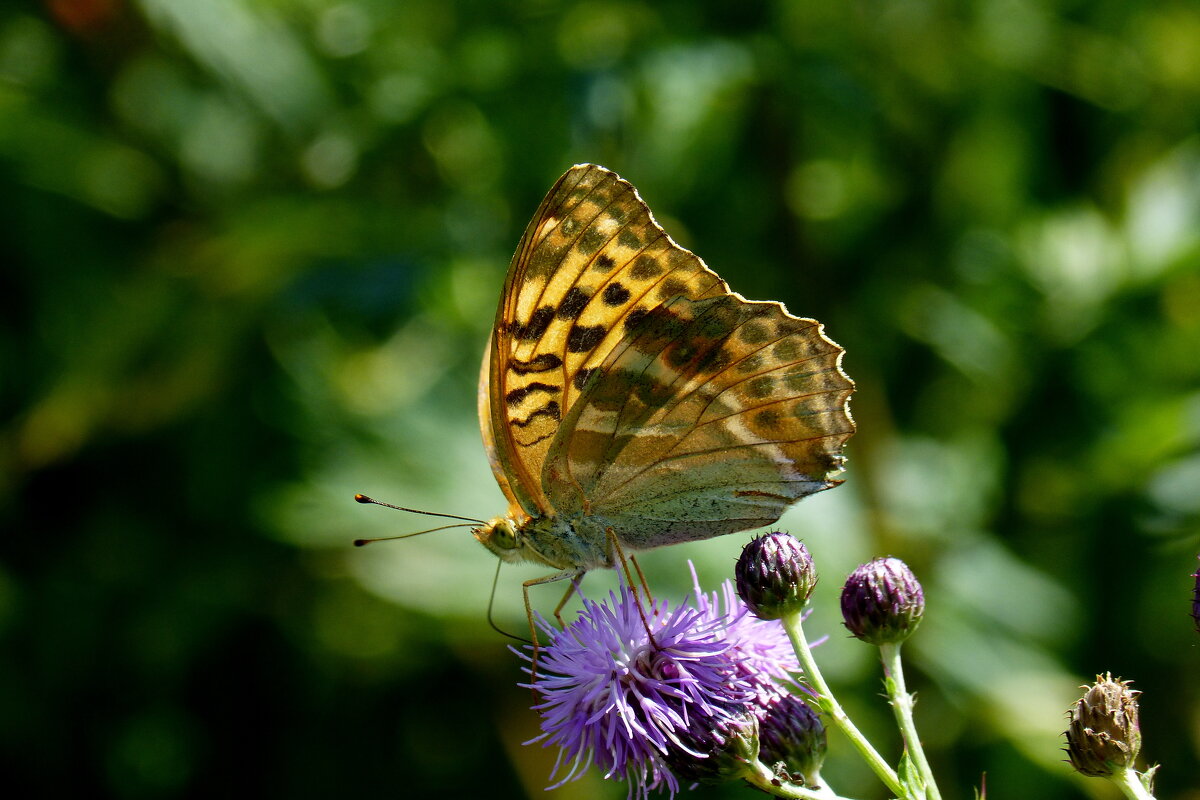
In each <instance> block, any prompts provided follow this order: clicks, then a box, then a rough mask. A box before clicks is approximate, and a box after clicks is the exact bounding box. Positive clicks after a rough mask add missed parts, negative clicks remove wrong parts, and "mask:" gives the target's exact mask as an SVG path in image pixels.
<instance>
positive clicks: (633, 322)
mask: <svg viewBox="0 0 1200 800" xmlns="http://www.w3.org/2000/svg"><path fill="white" fill-rule="evenodd" d="M649 313H650V312H649V311H647V310H646V309H644V308H635V309H634V310H633V311H630V312H629V314H628V315H627V316H626V317H625V330H627V331H631V332H632V331H635V330H637V329H638V328H639V327H640V326H641V324H642V320H644V319H645V318H646V315H647V314H649Z"/></svg>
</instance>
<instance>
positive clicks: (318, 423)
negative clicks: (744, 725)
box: [0, 0, 1200, 799]
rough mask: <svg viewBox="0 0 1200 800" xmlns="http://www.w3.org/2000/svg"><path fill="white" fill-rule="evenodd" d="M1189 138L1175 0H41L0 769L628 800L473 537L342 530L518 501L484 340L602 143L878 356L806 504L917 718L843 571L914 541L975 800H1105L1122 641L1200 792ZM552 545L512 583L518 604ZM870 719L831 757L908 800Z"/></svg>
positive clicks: (674, 574) (865, 656) (1153, 729)
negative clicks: (1101, 706)
mask: <svg viewBox="0 0 1200 800" xmlns="http://www.w3.org/2000/svg"><path fill="white" fill-rule="evenodd" d="M1198 122H1200V8H1198V7H1197V6H1196V5H1195V4H1194V3H1191V2H1182V1H1181V2H1170V1H1168V2H1159V3H1131V2H1124V1H1120V2H1117V1H1114V0H1101V1H1100V2H1080V0H1058V1H1057V2H1049V3H1041V2H1035V1H1034V0H967V1H965V2H957V3H951V2H937V1H936V0H928V1H920V0H895V1H894V2H893V1H880V2H855V3H845V2H835V1H833V0H813V1H812V2H794V3H793V2H764V3H740V2H732V0H726V1H724V2H707V3H695V2H682V1H678V0H677V1H675V2H670V1H668V2H649V1H648V0H647V1H646V2H632V1H631V2H625V1H624V0H612V1H611V2H610V1H608V0H596V1H595V2H580V3H572V2H555V0H511V1H510V2H444V0H417V1H410V0H358V1H355V2H341V1H337V0H261V1H257V2H256V1H254V0H196V2H183V0H45V1H44V2H30V1H29V0H25V1H24V2H9V3H6V4H5V5H4V7H3V10H2V11H0V187H2V195H0V196H2V198H3V201H2V202H3V207H4V215H3V223H2V224H0V237H2V238H0V254H2V255H0V258H2V259H3V262H4V267H3V269H2V270H0V306H2V308H3V313H2V314H0V326H2V328H0V329H2V331H3V334H2V336H0V403H2V412H3V414H2V427H0V519H2V520H3V539H2V543H0V786H3V787H4V788H3V793H4V794H5V795H6V796H9V797H65V796H87V797H113V798H152V797H211V796H214V795H218V796H220V795H225V794H227V793H228V792H230V791H231V790H233V789H238V788H240V789H244V790H246V791H247V792H250V793H255V794H258V795H260V796H267V797H289V798H291V797H296V798H304V797H329V796H397V795H408V796H418V797H419V796H435V795H436V796H440V797H459V796H468V795H476V796H483V795H486V796H488V797H543V796H550V797H556V798H578V797H610V798H620V797H623V796H624V793H625V787H624V785H618V784H610V783H605V782H603V781H600V780H599V779H598V777H597V776H596V775H591V776H589V778H588V779H586V780H584V781H581V782H579V783H574V784H570V785H568V786H566V787H564V788H562V789H560V790H557V791H556V792H555V793H552V794H551V795H545V794H544V793H543V792H542V787H543V786H545V785H546V783H547V780H546V777H547V773H548V772H549V769H550V766H551V761H552V759H551V755H550V754H549V753H548V752H547V751H544V750H543V749H541V748H540V747H537V746H532V747H523V746H522V744H521V742H523V741H524V740H526V739H528V738H531V737H532V736H533V735H534V734H535V732H536V719H535V718H534V716H533V715H532V714H531V713H530V711H529V710H528V705H529V700H530V696H529V692H528V691H527V690H522V689H519V688H518V687H517V686H516V684H517V682H518V681H519V680H520V679H521V677H522V676H521V673H520V671H519V667H520V662H519V661H518V660H517V659H516V658H515V657H514V656H512V655H511V653H509V652H508V650H507V647H508V640H506V639H504V638H502V637H501V636H499V635H498V634H496V633H495V632H494V631H492V630H491V629H490V628H489V627H488V625H487V621H486V608H487V604H488V597H489V584H490V581H491V576H492V574H493V570H494V566H495V560H494V559H493V558H492V556H491V555H489V554H488V553H487V552H485V551H484V550H483V549H482V548H480V547H479V545H477V544H476V543H474V542H473V541H472V540H471V538H470V537H469V535H468V534H467V533H466V532H465V531H462V530H458V531H453V532H447V533H442V534H434V535H430V536H427V537H422V538H418V539H413V540H409V541H406V542H401V543H394V544H380V545H376V546H373V547H368V548H365V549H363V550H355V549H353V548H352V547H351V546H350V542H351V540H352V539H354V538H356V537H360V536H371V535H387V534H389V533H392V534H395V533H403V532H406V531H413V530H419V529H420V528H422V527H427V526H426V525H424V521H425V520H424V519H423V518H419V517H412V516H409V515H402V514H397V513H395V512H390V511H386V510H384V509H379V508H370V507H363V506H357V505H355V504H354V503H353V502H352V500H351V498H352V496H353V494H354V493H355V492H359V491H361V492H366V493H369V494H372V495H374V496H377V497H380V498H382V499H384V500H389V501H392V502H395V503H399V504H402V505H411V506H417V507H419V508H425V509H430V510H435V511H437V510H440V511H446V512H450V513H455V514H462V515H467V516H483V517H485V518H486V517H488V516H492V515H495V514H497V513H500V512H501V511H502V510H503V503H502V500H501V495H500V492H499V491H498V490H497V489H496V487H495V485H494V481H493V480H492V478H491V475H490V472H489V469H488V467H487V463H486V460H485V458H484V454H483V450H482V447H481V445H480V444H479V433H478V424H477V422H476V419H475V411H474V404H475V381H476V377H477V374H478V372H477V370H478V363H479V358H480V356H481V354H482V351H483V346H484V342H485V340H486V339H487V335H488V331H489V329H490V326H491V322H492V317H493V314H494V309H495V303H496V300H497V297H498V293H499V290H500V286H501V283H502V280H503V275H504V271H505V269H506V267H507V264H508V260H509V257H510V255H511V253H512V250H513V248H514V247H515V245H516V242H517V239H518V238H519V236H520V233H521V230H522V228H523V226H524V223H525V222H526V220H527V219H528V218H529V216H530V215H531V214H532V212H533V210H534V209H535V208H536V206H537V203H538V202H539V201H540V199H541V197H542V195H543V194H544V192H545V191H546V190H547V189H548V188H549V187H550V185H551V184H552V183H553V181H554V180H555V179H556V178H557V177H558V176H559V175H560V174H561V173H562V172H563V171H564V170H565V169H566V168H567V167H569V166H570V165H571V164H573V163H576V162H582V161H592V162H597V163H601V164H604V165H606V166H608V167H610V168H612V169H615V170H617V171H618V172H620V173H621V174H622V175H623V176H624V177H626V178H628V179H629V180H631V181H632V182H633V183H634V184H635V185H637V186H638V187H639V189H640V190H641V193H642V195H643V197H645V198H646V199H647V201H648V202H649V203H650V205H651V206H652V207H653V208H654V209H655V210H656V212H657V214H658V217H659V219H660V221H662V222H663V224H664V225H665V226H666V227H667V229H668V231H669V232H670V233H672V234H673V235H674V236H675V238H677V239H678V240H679V241H680V242H682V243H683V244H685V245H686V246H688V247H691V248H692V249H694V250H695V251H696V252H697V253H699V254H700V255H701V256H703V257H704V258H705V259H706V260H707V261H708V263H709V264H710V265H712V266H713V267H714V268H715V269H716V270H718V271H719V272H720V273H721V274H722V276H723V277H725V278H726V279H727V280H728V281H729V282H730V283H731V284H732V286H733V287H734V288H735V289H736V290H738V291H740V292H741V293H742V294H744V295H745V296H747V297H749V298H752V299H779V300H783V301H784V302H785V303H787V305H788V307H789V308H790V310H791V311H793V312H794V313H797V314H800V315H803V316H814V317H817V318H819V319H821V320H822V321H824V322H825V323H826V325H827V330H828V332H829V334H830V336H832V337H833V338H834V339H835V340H837V341H838V342H840V343H841V344H842V345H844V346H845V347H846V349H847V355H846V359H845V367H846V370H847V371H848V372H849V374H850V375H851V376H852V377H853V378H854V379H855V380H856V381H857V382H858V392H857V394H856V395H855V398H854V401H853V409H854V413H855V416H856V418H857V420H858V423H859V433H858V434H857V436H856V437H855V438H854V439H853V440H852V441H851V443H850V446H849V450H848V454H849V457H850V464H849V470H848V472H847V475H846V477H847V482H846V484H845V485H844V486H842V487H841V488H839V489H837V490H835V491H832V492H826V493H824V494H822V495H818V496H816V497H814V498H811V499H809V500H807V501H805V502H804V503H801V504H800V506H799V507H798V508H797V509H795V511H794V512H791V513H789V514H788V515H787V516H786V517H785V518H784V520H783V521H782V522H781V527H783V528H785V529H788V530H790V531H792V532H793V533H795V534H796V535H798V536H801V537H802V538H804V539H805V540H806V541H807V542H808V544H809V546H810V548H811V549H812V551H813V553H814V555H815V557H816V558H817V561H818V565H819V568H820V569H821V570H822V574H823V576H824V579H823V581H822V583H821V585H820V587H819V588H818V594H817V600H816V602H817V610H816V612H815V613H814V615H813V617H812V621H811V623H810V629H811V631H812V633H813V635H819V634H823V633H827V634H829V635H830V637H831V638H830V641H829V643H828V644H827V645H825V646H824V647H823V648H822V650H821V651H820V652H819V657H820V659H821V660H822V662H823V663H824V664H825V665H826V666H825V668H826V670H827V675H828V676H829V677H830V678H831V680H832V681H833V682H834V683H835V685H836V688H837V689H838V690H839V691H840V692H841V695H842V696H843V699H844V700H845V702H846V704H847V705H848V706H849V707H850V709H851V712H852V713H853V714H855V715H857V716H858V717H860V718H861V722H862V725H863V727H864V728H866V729H867V730H868V731H869V732H870V733H871V734H872V735H873V736H874V737H876V738H877V739H878V741H879V744H880V746H881V748H883V749H884V750H885V751H886V752H888V753H889V754H895V753H896V752H897V744H896V739H895V736H894V732H889V730H890V728H891V726H890V724H889V720H888V712H887V709H886V707H885V705H884V703H883V701H882V700H881V698H880V696H879V694H880V683H879V676H878V670H877V666H876V664H875V663H874V661H873V654H872V652H871V651H870V650H869V649H868V648H866V647H865V646H861V645H858V643H856V642H854V641H852V640H848V639H847V638H846V636H845V635H844V632H843V631H842V629H841V627H840V622H839V617H838V614H837V612H836V600H837V595H838V591H839V588H840V586H841V581H842V579H843V577H844V575H845V574H846V573H847V572H849V570H850V569H852V568H853V567H854V565H855V564H857V563H859V562H860V561H864V560H866V559H868V558H870V557H872V556H875V555H879V554H893V555H897V556H900V557H902V558H904V559H905V560H906V561H907V562H908V563H909V564H910V565H911V566H912V567H913V568H914V569H915V571H916V572H917V574H918V575H919V576H920V577H921V579H922V580H923V582H924V583H925V586H926V591H927V595H928V600H929V611H928V614H927V617H926V620H925V622H924V624H923V626H922V628H921V630H920V632H919V634H918V635H917V637H916V638H915V639H914V640H913V641H912V642H911V643H910V645H909V647H907V648H906V653H908V655H909V663H910V667H909V668H910V670H911V675H910V677H909V680H910V686H911V687H912V688H915V689H916V690H917V691H918V693H919V699H920V703H919V706H918V723H919V725H920V726H921V729H922V732H923V734H924V736H925V737H926V739H927V742H928V745H929V747H930V749H931V753H932V758H933V761H934V766H935V769H936V771H937V772H938V773H939V774H940V775H941V778H942V781H943V789H944V790H945V791H946V794H947V795H948V796H949V797H952V798H968V797H970V796H971V794H970V787H971V786H972V785H975V784H978V782H979V780H980V776H981V774H982V773H984V772H986V773H987V786H988V790H989V796H990V797H996V798H1017V797H1020V798H1024V797H1038V798H1052V799H1053V798H1081V797H1095V798H1103V797H1114V796H1115V793H1114V792H1113V791H1111V790H1110V789H1109V787H1108V786H1107V785H1106V784H1103V783H1102V782H1100V781H1096V780H1090V781H1088V780H1083V779H1080V778H1078V777H1076V776H1074V775H1073V774H1071V772H1070V770H1069V768H1068V767H1067V766H1065V764H1064V763H1062V759H1063V757H1064V756H1063V754H1062V753H1061V752H1060V749H1059V748H1060V747H1061V746H1062V740H1061V738H1060V737H1059V732H1060V731H1061V730H1062V729H1063V728H1064V727H1065V719H1064V717H1063V712H1064V711H1065V709H1066V708H1067V705H1068V704H1069V703H1070V702H1071V701H1072V700H1073V699H1074V698H1075V697H1076V696H1077V690H1076V688H1075V687H1076V686H1077V685H1078V684H1080V683H1082V682H1084V681H1086V680H1090V679H1091V678H1092V676H1093V675H1094V674H1095V673H1096V672H1097V671H1106V670H1111V671H1112V672H1113V673H1114V674H1119V675H1120V676H1122V677H1125V678H1132V679H1134V680H1135V681H1137V684H1136V685H1137V686H1138V687H1140V688H1141V689H1143V690H1145V695H1144V696H1143V698H1142V724H1143V731H1144V738H1145V754H1146V757H1147V758H1148V759H1149V760H1150V761H1162V762H1163V764H1164V767H1163V769H1162V772H1161V776H1160V778H1159V786H1160V788H1161V792H1160V795H1159V796H1160V797H1175V798H1197V797H1200V790H1198V789H1197V774H1198V773H1200V767H1198V762H1200V758H1198V753H1200V679H1198V676H1200V636H1198V635H1197V633H1196V632H1195V631H1194V630H1193V629H1192V622H1191V620H1190V619H1189V617H1188V616H1187V611H1188V608H1189V605H1188V601H1189V592H1190V587H1191V579H1190V578H1189V577H1188V576H1189V574H1190V573H1191V572H1193V571H1194V570H1195V567H1196V566H1197V561H1196V558H1195V553H1196V552H1197V551H1200V266H1198V265H1200V236H1198V231H1200V135H1198V134H1197V130H1198V128H1197V126H1198ZM747 536H748V535H747ZM746 538H747V537H746V536H742V535H738V536H732V537H724V538H722V539H719V540H714V541H709V542H705V543H700V544H696V545H686V546H680V547H677V548H671V549H668V550H665V551H658V552H656V553H654V554H651V555H648V556H647V558H646V559H645V561H644V563H645V564H646V566H647V569H648V572H649V574H650V579H651V582H652V585H653V586H654V588H655V590H656V592H657V593H659V594H660V595H661V596H664V597H668V598H671V599H679V598H680V597H681V596H682V594H683V592H684V591H685V588H686V586H687V584H688V577H687V564H686V561H687V559H691V560H693V561H694V562H695V564H696V567H697V570H698V571H699V573H700V575H701V579H702V581H703V582H704V583H705V585H706V586H707V587H708V588H715V587H716V585H717V583H718V582H719V581H720V580H722V579H723V578H724V577H726V576H727V575H729V574H730V572H731V566H732V562H733V559H734V558H735V557H736V555H737V553H738V551H739V549H740V545H741V543H742V542H744V541H745V539H746ZM538 574H540V571H539V570H537V569H536V568H532V567H531V568H529V569H524V570H523V569H519V568H507V569H506V570H505V571H504V572H503V573H502V574H501V578H500V586H499V589H498V592H497V595H496V602H497V617H498V620H499V621H500V623H501V625H502V626H503V627H505V628H506V629H507V630H510V631H517V632H520V631H521V630H523V627H524V624H525V623H524V616H523V614H522V612H521V610H520V591H519V583H520V582H521V581H522V580H525V579H527V578H529V577H534V576H536V575H538ZM611 585H612V576H611V575H594V576H590V577H589V578H588V581H587V582H586V584H585V588H587V589H588V590H589V591H590V592H591V593H592V594H593V595H596V594H599V593H600V592H602V591H603V590H604V589H605V588H606V587H608V586H611ZM558 596H559V591H558V589H556V588H553V587H551V588H547V589H545V590H544V591H543V592H541V593H538V594H535V602H536V603H537V604H538V606H539V608H541V609H542V610H543V612H548V611H549V610H550V609H551V608H552V607H553V604H554V603H555V602H556V601H557V599H558ZM831 738H832V741H833V744H832V747H833V753H832V755H831V762H830V765H829V767H828V768H827V770H826V773H827V777H828V778H830V780H831V781H832V782H833V783H834V786H835V787H836V788H837V789H838V790H839V791H840V792H841V793H843V794H846V795H855V796H860V797H866V798H881V797H884V796H885V795H884V794H883V789H882V787H880V786H878V785H877V784H876V783H875V782H874V781H873V780H872V779H870V778H869V777H867V775H866V774H865V772H864V770H862V769H860V768H859V766H858V764H857V762H856V760H855V759H854V757H853V756H852V755H851V754H850V753H849V752H848V747H847V745H846V743H845V742H844V740H841V739H839V738H838V737H837V736H833V737H831ZM749 792H750V790H748V789H745V788H742V787H736V786H735V787H727V788H722V789H714V790H707V789H706V790H702V791H700V792H697V793H696V795H695V796H697V797H746V796H749V794H748V793H749Z"/></svg>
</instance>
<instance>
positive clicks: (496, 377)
mask: <svg viewBox="0 0 1200 800" xmlns="http://www.w3.org/2000/svg"><path fill="white" fill-rule="evenodd" d="M727 292H728V287H726V286H725V284H724V282H723V281H721V279H720V278H718V277H717V275H716V274H715V273H713V272H712V271H711V270H709V269H708V268H707V267H705V266H704V263H703V262H702V261H701V260H700V259H699V258H697V257H696V256H695V255H693V254H692V253H690V252H688V251H687V250H684V249H683V248H681V247H679V246H677V245H676V244H675V243H674V242H673V241H671V239H670V238H669V237H668V236H667V235H666V234H665V233H664V232H663V230H662V228H660V227H659V226H658V224H657V223H656V222H655V221H654V218H653V216H652V214H651V213H650V209H649V208H648V207H647V206H646V204H645V203H644V202H642V200H641V198H640V197H638V195H637V192H636V191H635V190H634V188H633V187H632V186H631V185H630V184H629V183H628V182H626V181H624V180H622V179H621V178H619V177H618V176H617V175H615V174H614V173H612V172H609V171H608V170H606V169H603V168H602V167H597V166H593V165H581V166H577V167H573V168H572V169H571V170H570V171H568V172H567V174H566V175H564V176H563V177H562V178H561V179H560V180H559V182H558V183H557V184H556V185H555V186H554V187H553V188H552V189H551V190H550V192H549V194H548V195H547V196H546V199H545V200H544V201H543V202H542V205H541V207H540V208H539V209H538V212H537V213H536V214H535V215H534V218H533V220H532V221H531V222H530V224H529V226H528V227H527V228H526V230H525V234H524V236H523V237H522V239H521V243H520V245H519V246H518V248H517V252H516V254H515V255H514V257H513V263H512V265H511V266H510V268H509V273H508V277H507V280H506V282H505V288H504V295H503V298H502V300H501V304H500V308H499V310H498V313H497V317H496V326H495V330H494V332H493V337H492V345H491V347H490V350H489V352H490V369H486V368H485V371H486V372H487V373H488V376H489V381H488V384H487V385H486V386H485V387H484V388H482V389H481V392H486V394H487V399H488V402H489V404H490V414H489V420H487V421H486V423H485V424H484V437H485V440H486V439H487V437H488V429H489V427H490V429H491V434H492V435H493V437H494V447H493V448H492V452H493V453H494V454H495V457H494V459H493V469H494V471H495V472H496V475H497V480H498V481H500V483H501V485H502V487H504V486H505V484H507V485H508V486H509V489H508V490H507V491H506V494H509V496H510V499H512V498H515V499H516V500H517V502H518V503H519V505H520V506H521V507H522V508H523V509H524V510H525V511H526V512H527V513H528V514H530V515H534V516H536V515H538V514H548V513H551V512H553V511H556V510H557V511H562V510H563V509H562V508H560V507H558V506H556V504H555V503H554V501H553V500H552V499H551V498H550V497H548V495H547V493H546V490H545V489H544V482H545V481H544V465H545V462H546V459H547V455H548V454H549V452H550V450H551V447H552V445H553V443H554V441H555V437H556V436H557V435H558V434H559V431H560V428H561V426H562V421H563V419H564V418H565V417H566V416H567V414H568V413H569V411H570V409H571V408H572V407H573V406H574V405H575V403H576V401H577V399H578V398H579V397H580V392H581V391H582V390H583V388H584V387H585V386H586V385H587V383H588V380H589V378H590V376H591V375H592V373H593V371H595V370H596V369H597V368H598V367H599V366H600V364H601V363H602V362H603V361H604V360H605V359H606V357H608V355H609V354H610V353H611V352H612V351H613V350H614V348H616V347H618V346H619V345H620V343H621V342H622V341H623V340H624V339H625V338H626V337H627V335H628V334H629V332H630V331H631V329H634V328H636V326H637V325H638V323H639V322H640V321H641V320H642V319H644V318H645V317H646V315H647V314H649V313H650V312H651V311H653V310H654V309H656V308H658V307H659V306H661V305H662V304H663V303H664V302H666V301H669V300H671V299H673V298H676V297H685V298H691V299H700V298H703V297H709V296H722V295H725V294H727ZM482 400H483V398H482V397H481V402H482Z"/></svg>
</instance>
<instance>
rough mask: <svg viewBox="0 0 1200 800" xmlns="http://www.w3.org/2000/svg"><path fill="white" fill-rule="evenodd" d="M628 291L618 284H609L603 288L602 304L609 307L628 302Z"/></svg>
mask: <svg viewBox="0 0 1200 800" xmlns="http://www.w3.org/2000/svg"><path fill="white" fill-rule="evenodd" d="M629 297H630V294H629V290H628V289H626V288H625V287H624V286H622V285H621V284H619V283H610V284H609V285H608V286H606V287H604V294H603V298H604V303H605V304H606V305H610V306H619V305H622V304H623V303H626V302H628V301H629Z"/></svg>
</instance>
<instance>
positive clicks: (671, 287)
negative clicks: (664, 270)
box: [658, 278, 688, 300]
mask: <svg viewBox="0 0 1200 800" xmlns="http://www.w3.org/2000/svg"><path fill="white" fill-rule="evenodd" d="M687 291H688V285H687V284H686V283H684V282H683V281H681V280H679V279H678V278H667V279H666V280H665V281H663V282H662V285H661V286H659V287H658V298H659V299H660V300H670V299H671V298H672V297H679V296H680V295H686V294H687Z"/></svg>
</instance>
